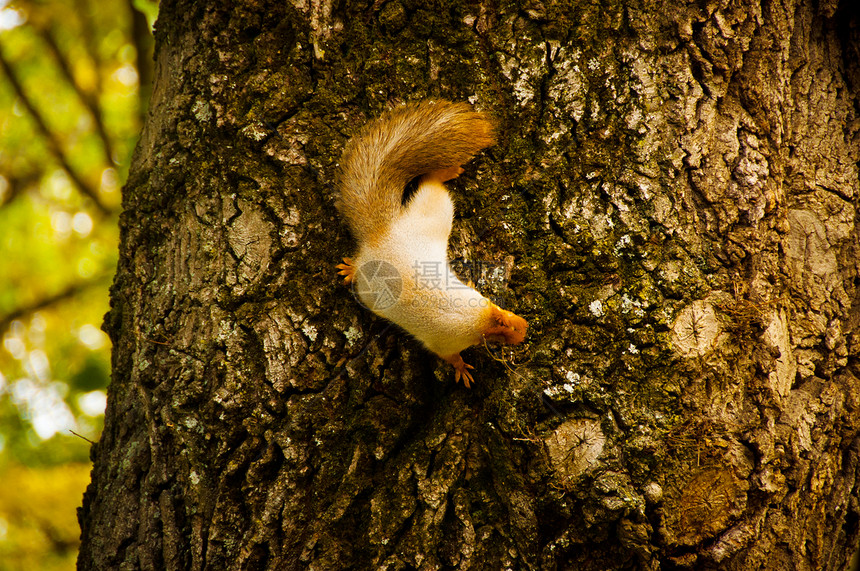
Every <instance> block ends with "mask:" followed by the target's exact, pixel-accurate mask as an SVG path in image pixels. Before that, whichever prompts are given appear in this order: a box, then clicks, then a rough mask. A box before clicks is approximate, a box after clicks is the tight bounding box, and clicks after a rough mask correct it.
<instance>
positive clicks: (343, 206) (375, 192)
mask: <svg viewBox="0 0 860 571" xmlns="http://www.w3.org/2000/svg"><path fill="white" fill-rule="evenodd" d="M493 141H494V137H493V124H492V122H491V121H490V120H489V119H488V118H487V116H485V115H484V114H482V113H478V112H476V111H473V110H472V108H471V106H469V105H468V104H466V103H451V102H450V101H424V102H421V103H411V104H408V105H403V106H401V107H397V108H395V109H391V110H390V111H387V112H386V113H384V114H383V115H382V116H381V117H379V118H378V119H376V120H375V121H372V122H370V123H369V124H368V125H367V126H366V127H364V128H363V129H362V130H361V132H359V133H358V134H357V135H356V136H355V137H353V138H352V139H351V140H350V141H349V143H347V145H346V147H345V148H344V150H343V156H342V157H341V162H340V177H339V180H338V186H339V190H340V198H339V201H338V209H339V210H340V212H341V214H342V215H343V217H344V218H346V221H347V223H348V224H349V227H350V229H351V230H352V232H353V234H354V235H355V238H356V240H358V242H359V244H362V243H366V242H368V241H370V240H371V239H372V237H373V236H374V235H378V234H379V233H380V232H383V231H384V230H385V229H386V228H387V227H388V225H389V224H390V223H391V221H392V220H394V219H395V217H396V216H397V215H398V213H399V212H400V209H401V208H402V207H401V199H402V197H403V190H404V188H405V187H406V184H407V183H408V182H409V181H410V180H412V179H413V178H415V177H417V176H421V175H423V174H427V173H430V172H433V171H437V170H442V169H447V168H451V167H458V166H460V165H462V164H464V163H465V162H466V161H468V160H469V159H470V158H472V156H473V155H475V153H477V152H478V151H480V150H481V149H483V148H485V147H488V146H490V145H492V144H493Z"/></svg>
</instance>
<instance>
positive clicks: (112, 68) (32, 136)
mask: <svg viewBox="0 0 860 571" xmlns="http://www.w3.org/2000/svg"><path fill="white" fill-rule="evenodd" d="M156 12H157V2H156V1H155V0H124V1H119V2H101V1H100V0H16V1H12V2H9V1H8V0H0V338H2V343H0V479H2V481H3V483H4V484H5V485H4V486H3V490H5V491H3V490H0V571H4V570H6V569H69V568H71V567H72V565H73V563H74V554H75V552H76V549H77V541H78V528H77V522H76V519H75V512H74V508H75V507H76V506H77V505H80V500H81V495H82V493H83V490H84V488H85V486H86V483H87V482H88V480H89V464H88V457H89V448H90V442H88V440H92V441H95V440H97V439H98V437H99V433H100V431H101V427H102V418H103V412H104V406H105V394H106V387H107V383H108V380H109V375H110V343H109V340H108V338H107V336H106V335H105V334H104V333H103V332H102V331H101V329H100V328H101V322H102V318H103V315H104V313H105V312H106V311H107V309H108V288H109V286H110V281H111V277H112V275H113V272H114V269H115V267H116V262H117V259H116V256H117V242H118V230H117V216H118V213H119V208H120V186H121V182H122V181H123V180H124V179H125V176H126V173H127V171H128V166H129V161H130V156H131V151H132V149H133V147H134V144H135V142H136V139H137V135H138V132H139V130H140V126H141V119H142V117H143V116H144V113H145V108H146V104H147V98H148V93H149V78H151V75H152V71H151V65H152V64H151V42H152V36H151V33H150V26H151V23H152V20H153V19H154V16H155V14H156Z"/></svg>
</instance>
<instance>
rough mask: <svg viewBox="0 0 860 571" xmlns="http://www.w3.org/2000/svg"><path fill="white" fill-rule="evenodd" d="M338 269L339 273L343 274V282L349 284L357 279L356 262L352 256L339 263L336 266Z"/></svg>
mask: <svg viewBox="0 0 860 571" xmlns="http://www.w3.org/2000/svg"><path fill="white" fill-rule="evenodd" d="M335 268H337V269H338V270H340V271H339V272H338V274H339V275H341V276H343V283H345V284H346V285H349V284H351V283H352V280H354V279H355V271H356V268H355V262H353V261H352V258H344V259H343V263H342V264H338V265H336V266H335Z"/></svg>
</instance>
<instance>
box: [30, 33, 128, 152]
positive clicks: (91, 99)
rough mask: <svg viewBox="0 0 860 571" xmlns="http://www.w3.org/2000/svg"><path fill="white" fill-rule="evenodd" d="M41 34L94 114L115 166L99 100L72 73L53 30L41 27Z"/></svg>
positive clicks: (70, 81) (76, 90)
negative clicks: (85, 89)
mask: <svg viewBox="0 0 860 571" xmlns="http://www.w3.org/2000/svg"><path fill="white" fill-rule="evenodd" d="M39 34H40V35H41V36H42V39H43V40H45V43H46V44H48V49H49V50H50V51H51V53H52V54H53V55H54V58H55V59H56V60H57V64H58V65H59V66H60V71H61V72H62V73H63V76H65V78H66V80H67V81H68V82H69V84H70V85H71V86H72V88H73V89H74V90H75V93H77V94H78V98H79V99H80V100H81V103H83V104H84V107H86V108H87V111H89V112H90V115H92V117H93V121H95V125H96V132H98V135H99V138H100V139H101V141H102V149H104V153H105V162H106V163H107V164H108V165H110V166H113V165H114V159H113V145H112V144H111V141H110V137H108V134H107V130H106V129H105V124H104V120H103V118H102V112H101V109H99V104H98V100H97V99H96V97H95V96H93V95H92V94H90V93H87V92H86V91H84V88H83V87H82V86H81V84H80V83H78V82H77V80H76V79H75V75H74V74H73V73H72V67H71V66H70V65H69V60H68V59H66V55H65V54H64V53H63V52H62V50H60V46H59V44H57V38H56V37H54V32H53V30H51V29H39ZM96 73H97V74H98V71H96Z"/></svg>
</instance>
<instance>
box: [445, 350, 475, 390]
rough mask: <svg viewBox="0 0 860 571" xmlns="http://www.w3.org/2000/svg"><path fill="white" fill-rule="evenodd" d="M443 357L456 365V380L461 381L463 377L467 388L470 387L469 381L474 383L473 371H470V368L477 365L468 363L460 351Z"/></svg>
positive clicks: (456, 381)
mask: <svg viewBox="0 0 860 571" xmlns="http://www.w3.org/2000/svg"><path fill="white" fill-rule="evenodd" d="M442 358H443V359H445V360H446V361H448V362H449V363H451V365H452V366H453V367H454V382H455V383H459V382H460V379H463V384H464V385H466V388H467V389H468V388H470V384H469V383H474V382H475V379H473V378H472V373H470V372H469V369H474V368H475V367H473V366H472V365H467V364H466V362H465V361H463V357H461V356H460V354H459V353H457V354H456V355H449V356H448V357H442Z"/></svg>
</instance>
